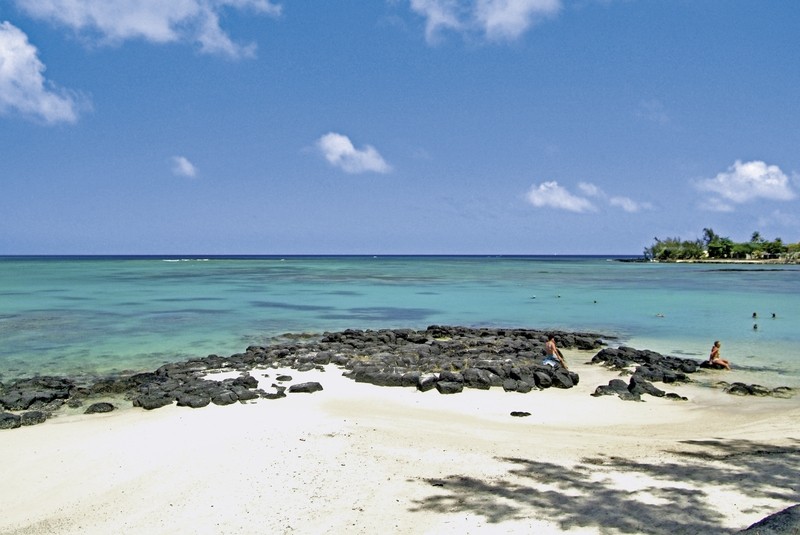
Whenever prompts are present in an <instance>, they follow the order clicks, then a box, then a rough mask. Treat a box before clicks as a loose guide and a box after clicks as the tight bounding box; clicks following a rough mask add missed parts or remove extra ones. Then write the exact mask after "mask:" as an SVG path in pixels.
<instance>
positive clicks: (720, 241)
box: [644, 228, 800, 262]
mask: <svg viewBox="0 0 800 535" xmlns="http://www.w3.org/2000/svg"><path fill="white" fill-rule="evenodd" d="M644 257H645V259H647V260H652V261H658V262H671V261H672V262H674V261H677V260H722V259H725V260H785V261H787V262H797V261H798V260H800V242H798V243H790V244H785V243H783V240H781V238H775V239H774V240H771V241H770V240H767V239H765V238H764V237H762V236H761V233H759V232H758V231H756V232H753V235H752V236H751V237H750V241H747V242H735V241H733V240H731V239H730V238H728V237H724V236H720V235H718V234H717V233H716V232H714V231H713V230H712V229H710V228H704V229H703V237H702V238H698V239H696V240H681V239H680V238H666V239H663V240H662V239H660V238H655V243H653V244H652V245H651V246H649V247H646V248H645V250H644Z"/></svg>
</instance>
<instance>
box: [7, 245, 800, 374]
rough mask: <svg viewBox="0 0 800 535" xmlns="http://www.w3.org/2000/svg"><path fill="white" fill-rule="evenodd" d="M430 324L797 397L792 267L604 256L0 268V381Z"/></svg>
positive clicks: (799, 269)
mask: <svg viewBox="0 0 800 535" xmlns="http://www.w3.org/2000/svg"><path fill="white" fill-rule="evenodd" d="M754 312H755V313H756V315H757V317H756V318H755V319H754V318H753V317H752V315H753V313H754ZM773 314H775V317H774V318H773V317H772V315H773ZM432 324H441V325H466V326H495V327H496V326H502V327H527V328H536V329H549V328H553V329H562V330H588V331H596V332H602V333H608V334H610V335H615V336H618V337H619V339H618V340H616V341H613V342H612V343H615V344H616V343H624V344H627V345H632V346H634V347H637V348H647V349H652V350H654V351H658V352H661V353H665V354H672V355H678V356H689V357H694V358H698V359H703V358H706V357H707V355H708V350H709V349H710V347H711V344H712V342H713V341H714V340H716V339H719V340H721V341H722V343H723V356H725V357H726V358H729V359H731V360H732V361H733V362H734V366H736V367H737V368H738V369H739V370H740V372H741V373H746V374H750V375H753V374H755V375H756V376H758V377H759V379H760V380H761V382H766V383H775V384H776V383H781V384H789V385H790V386H800V328H798V326H800V266H775V265H738V264H737V265H727V264H651V263H628V262H618V261H616V260H615V259H614V258H612V257H413V256H403V257H392V256H388V257H369V256H352V257H350V256H338V257H233V258H230V257H228V258H221V257H0V380H3V381H7V380H9V379H13V378H16V377H20V376H29V375H35V374H58V375H73V374H83V373H109V372H118V371H124V370H148V369H153V368H155V367H157V366H159V365H161V364H163V363H165V362H171V361H176V360H182V359H185V358H189V357H193V356H205V355H207V354H210V353H216V354H220V355H228V354H231V353H236V352H239V351H242V350H244V348H245V347H247V346H248V345H250V344H263V343H265V342H267V341H268V340H269V339H270V338H271V337H274V336H276V335H280V334H283V333H287V332H292V333H318V332H323V331H335V330H343V329H348V328H356V329H380V328H402V327H412V328H424V327H426V326H428V325H432ZM754 325H757V326H758V328H757V329H755V328H754ZM730 377H731V378H733V377H734V376H730ZM735 380H741V377H739V376H737V377H736V378H735Z"/></svg>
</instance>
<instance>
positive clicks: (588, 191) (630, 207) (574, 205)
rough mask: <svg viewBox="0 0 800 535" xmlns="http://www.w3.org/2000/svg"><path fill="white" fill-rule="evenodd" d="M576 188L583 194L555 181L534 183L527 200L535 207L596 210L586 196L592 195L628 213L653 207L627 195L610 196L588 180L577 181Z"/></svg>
mask: <svg viewBox="0 0 800 535" xmlns="http://www.w3.org/2000/svg"><path fill="white" fill-rule="evenodd" d="M578 189H579V190H580V191H581V193H582V194H583V196H580V195H574V194H572V193H570V192H569V191H567V190H566V189H565V188H563V187H562V186H559V185H558V183H557V182H544V183H543V184H541V185H539V186H536V185H534V186H533V187H532V188H531V189H530V191H529V192H528V201H529V202H530V203H531V204H532V205H534V206H536V207H545V206H549V207H551V208H563V209H565V210H570V211H572V212H594V211H597V210H598V208H597V207H596V205H595V204H594V203H592V201H590V200H589V199H588V198H587V197H593V198H595V199H597V200H598V201H602V202H604V203H607V204H608V205H610V206H612V207H616V208H621V209H622V210H624V211H626V212H630V213H635V212H641V211H642V210H650V209H652V207H653V206H652V205H651V204H650V203H647V202H638V201H635V200H633V199H631V198H629V197H623V196H613V197H610V196H609V195H607V194H606V192H604V191H603V190H602V189H600V188H599V187H597V186H596V185H594V184H591V183H589V182H579V183H578Z"/></svg>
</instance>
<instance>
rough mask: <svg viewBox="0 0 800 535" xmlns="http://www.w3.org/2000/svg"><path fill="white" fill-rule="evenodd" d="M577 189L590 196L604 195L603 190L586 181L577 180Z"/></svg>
mask: <svg viewBox="0 0 800 535" xmlns="http://www.w3.org/2000/svg"><path fill="white" fill-rule="evenodd" d="M578 189H579V190H581V191H582V192H583V193H584V194H585V195H588V196H590V197H605V193H603V190H601V189H600V188H598V187H597V186H595V185H594V184H590V183H588V182H578Z"/></svg>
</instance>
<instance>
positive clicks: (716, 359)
mask: <svg viewBox="0 0 800 535" xmlns="http://www.w3.org/2000/svg"><path fill="white" fill-rule="evenodd" d="M720 345H721V344H720V343H719V340H717V341H715V342H714V345H713V346H711V355H709V356H708V362H710V363H711V364H716V365H718V366H722V367H723V368H725V369H726V370H730V369H731V363H730V362H729V361H727V360H725V359H724V358H722V357H721V356H720V354H719V348H720Z"/></svg>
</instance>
